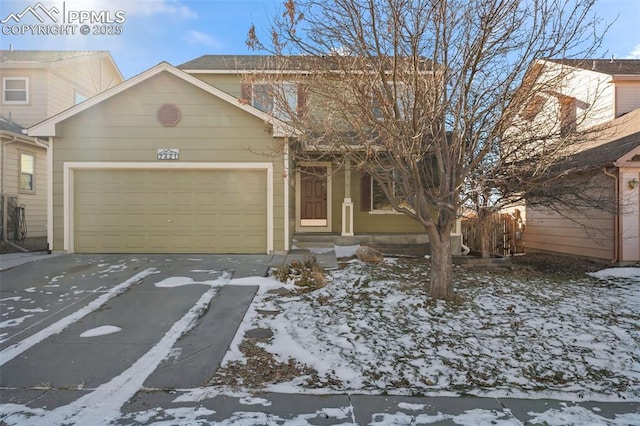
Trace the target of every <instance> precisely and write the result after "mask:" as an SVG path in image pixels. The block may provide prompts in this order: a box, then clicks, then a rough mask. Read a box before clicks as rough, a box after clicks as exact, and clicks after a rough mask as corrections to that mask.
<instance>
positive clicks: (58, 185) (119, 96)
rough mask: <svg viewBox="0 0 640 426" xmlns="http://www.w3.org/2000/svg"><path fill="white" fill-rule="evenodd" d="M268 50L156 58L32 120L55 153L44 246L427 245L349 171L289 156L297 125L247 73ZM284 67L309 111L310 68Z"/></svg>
mask: <svg viewBox="0 0 640 426" xmlns="http://www.w3.org/2000/svg"><path fill="white" fill-rule="evenodd" d="M267 60H268V58H265V57H257V56H211V55H206V56H203V57H200V58H197V59H194V60H193V61H189V62H187V63H185V64H182V65H180V66H179V67H174V66H172V65H170V64H168V63H160V64H158V65H156V66H155V67H152V68H150V69H148V70H147V71H145V72H143V73H141V74H139V75H137V76H135V77H133V78H131V79H129V80H127V81H125V82H124V83H122V84H120V85H118V86H116V87H114V88H111V89H109V90H107V91H105V92H103V93H101V94H99V95H97V96H94V97H93V98H91V99H89V100H87V101H86V102H84V103H82V104H80V105H76V106H74V107H72V108H70V109H68V110H66V111H63V112H62V113H60V114H57V115H55V116H53V117H51V118H49V119H47V120H45V121H43V122H41V123H39V124H37V125H35V126H33V127H31V128H30V129H29V135H30V136H32V137H44V138H47V140H48V141H49V145H50V149H51V150H52V152H53V159H52V167H50V179H51V181H52V182H53V184H52V188H53V205H52V209H51V211H50V220H51V223H52V228H53V229H52V235H51V239H52V241H51V243H52V249H53V250H56V251H66V252H70V253H72V252H77V253H91V252H102V253H104V252H115V253H117V252H120V253H122V252H127V253H154V252H155V253H163V252H176V253H177V252H184V253H272V252H283V251H288V250H290V249H292V248H293V247H294V246H295V244H296V240H300V239H302V238H303V237H304V236H309V235H312V236H318V235H322V236H326V237H328V238H340V237H345V238H349V239H350V241H353V242H354V243H355V242H356V241H367V242H368V241H372V240H373V239H379V241H381V242H410V243H423V242H425V240H424V239H425V238H426V236H425V234H424V229H423V228H422V227H421V226H420V225H419V224H418V223H416V222H414V221H413V220H411V219H410V218H408V217H406V216H405V215H403V214H399V213H397V212H395V211H393V210H392V209H391V208H390V207H389V206H388V204H387V203H385V197H384V196H381V190H380V188H378V187H377V186H376V185H375V182H372V180H371V179H367V178H366V177H363V176H361V175H360V174H359V173H358V172H357V170H355V167H349V165H348V164H347V166H345V167H343V168H340V169H339V170H336V169H335V168H334V165H333V164H332V162H331V161H330V160H327V159H322V160H318V161H313V162H305V163H299V164H298V163H296V162H294V161H293V160H292V159H291V158H290V157H289V155H287V147H288V146H289V144H290V143H291V142H292V141H293V140H294V139H295V135H296V132H295V129H293V128H291V127H290V126H289V125H288V124H287V123H286V122H285V121H283V120H280V119H279V116H278V114H274V113H273V111H272V110H271V108H273V103H272V102H271V101H270V100H269V98H268V96H267V95H268V94H267V93H266V91H265V90H264V89H265V87H264V82H263V81H261V80H260V78H259V76H255V74H259V73H260V72H262V71H264V70H265V68H264V66H265V63H268V61H267ZM290 71H291V82H290V83H287V84H286V87H284V90H285V93H287V99H288V100H289V101H290V103H291V104H292V105H291V106H292V107H294V109H295V108H298V107H304V103H305V100H304V96H303V94H302V93H301V92H300V91H299V89H300V87H299V85H298V80H299V77H300V75H302V74H304V72H306V71H304V70H303V69H298V70H297V71H296V70H294V69H291V70H290ZM267 72H268V71H267ZM274 72H275V71H274ZM248 74H253V75H254V78H253V79H252V81H251V82H250V84H248V81H247V78H246V76H247V75H248ZM294 104H295V105H294Z"/></svg>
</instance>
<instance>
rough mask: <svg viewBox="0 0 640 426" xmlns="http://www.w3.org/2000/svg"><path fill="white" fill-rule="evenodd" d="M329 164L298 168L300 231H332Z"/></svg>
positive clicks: (298, 222)
mask: <svg viewBox="0 0 640 426" xmlns="http://www.w3.org/2000/svg"><path fill="white" fill-rule="evenodd" d="M329 167H330V166H328V165H320V164H313V165H305V166H301V167H300V168H299V169H298V173H297V174H298V178H297V181H298V182H299V186H298V188H299V191H298V203H297V213H298V214H297V216H298V217H297V219H298V220H297V225H298V226H297V228H298V230H299V231H308V232H314V231H315V232H328V231H330V227H331V224H330V217H329V211H330V203H331V197H330V189H331V188H330V187H331V182H330V176H329V174H330V171H329Z"/></svg>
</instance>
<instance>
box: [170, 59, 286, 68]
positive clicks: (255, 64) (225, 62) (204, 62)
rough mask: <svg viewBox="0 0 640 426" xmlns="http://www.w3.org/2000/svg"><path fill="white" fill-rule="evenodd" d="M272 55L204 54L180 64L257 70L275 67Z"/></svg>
mask: <svg viewBox="0 0 640 426" xmlns="http://www.w3.org/2000/svg"><path fill="white" fill-rule="evenodd" d="M275 66H276V64H275V56H270V55H202V56H200V57H199V58H196V59H193V60H191V61H188V62H185V63H184V64H181V65H178V68H180V69H183V70H221V71H255V70H260V69H271V68H275Z"/></svg>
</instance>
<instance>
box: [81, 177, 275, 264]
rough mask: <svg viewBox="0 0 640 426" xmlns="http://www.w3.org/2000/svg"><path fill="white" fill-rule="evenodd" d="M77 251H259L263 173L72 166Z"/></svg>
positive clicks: (263, 230) (263, 246) (263, 241)
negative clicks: (107, 168)
mask: <svg viewBox="0 0 640 426" xmlns="http://www.w3.org/2000/svg"><path fill="white" fill-rule="evenodd" d="M73 204H74V213H73V218H74V249H75V252H77V253H266V251H267V188H266V172H265V171H260V170H77V171H76V172H75V173H74V199H73Z"/></svg>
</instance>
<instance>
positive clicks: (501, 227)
mask: <svg viewBox="0 0 640 426" xmlns="http://www.w3.org/2000/svg"><path fill="white" fill-rule="evenodd" d="M522 230H523V227H522V222H521V221H518V220H516V219H515V218H514V217H513V216H512V215H510V214H508V213H499V214H494V215H493V216H492V217H491V218H490V219H489V252H490V253H491V254H492V255H497V256H510V255H512V254H516V253H522V252H523V247H522ZM462 241H463V243H464V244H465V245H466V246H467V247H469V248H470V249H471V251H472V252H480V251H481V250H482V245H481V235H480V227H479V226H478V222H477V220H475V219H463V220H462Z"/></svg>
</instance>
